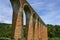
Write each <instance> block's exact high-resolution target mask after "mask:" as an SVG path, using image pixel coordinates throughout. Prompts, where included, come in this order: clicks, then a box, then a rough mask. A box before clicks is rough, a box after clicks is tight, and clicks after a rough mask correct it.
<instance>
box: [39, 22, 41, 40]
mask: <svg viewBox="0 0 60 40" xmlns="http://www.w3.org/2000/svg"><path fill="white" fill-rule="evenodd" d="M39 40H41V23H40V21H39Z"/></svg>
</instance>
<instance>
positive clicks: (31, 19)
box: [27, 15, 33, 40]
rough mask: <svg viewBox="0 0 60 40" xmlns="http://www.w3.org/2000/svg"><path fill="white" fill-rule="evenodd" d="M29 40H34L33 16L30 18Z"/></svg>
mask: <svg viewBox="0 0 60 40" xmlns="http://www.w3.org/2000/svg"><path fill="white" fill-rule="evenodd" d="M27 40H33V16H32V15H31V16H30V20H29V27H28V36H27Z"/></svg>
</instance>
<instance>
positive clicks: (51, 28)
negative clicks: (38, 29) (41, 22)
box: [47, 24, 60, 38]
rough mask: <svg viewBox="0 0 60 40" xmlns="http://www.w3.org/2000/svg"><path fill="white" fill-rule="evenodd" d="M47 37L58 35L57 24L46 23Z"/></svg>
mask: <svg viewBox="0 0 60 40" xmlns="http://www.w3.org/2000/svg"><path fill="white" fill-rule="evenodd" d="M47 28H48V37H50V38H52V37H60V26H59V25H50V24H48V25H47Z"/></svg>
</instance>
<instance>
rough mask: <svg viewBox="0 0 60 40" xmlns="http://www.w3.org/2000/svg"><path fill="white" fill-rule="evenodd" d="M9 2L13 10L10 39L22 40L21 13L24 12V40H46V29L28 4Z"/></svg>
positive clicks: (17, 1) (21, 1)
mask: <svg viewBox="0 0 60 40" xmlns="http://www.w3.org/2000/svg"><path fill="white" fill-rule="evenodd" d="M10 2H11V4H12V8H13V20H12V38H14V39H16V40H18V39H21V40H24V33H23V11H25V14H26V34H27V35H26V40H48V35H47V27H46V25H45V23H44V22H43V21H42V19H41V18H40V17H39V15H38V14H37V13H36V12H35V11H34V9H33V8H32V7H31V6H30V4H29V3H28V2H27V1H26V0H10ZM38 19H39V20H38Z"/></svg>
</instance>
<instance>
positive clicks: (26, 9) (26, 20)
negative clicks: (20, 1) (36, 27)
mask: <svg viewBox="0 0 60 40" xmlns="http://www.w3.org/2000/svg"><path fill="white" fill-rule="evenodd" d="M23 16H24V18H23V23H24V37H25V39H27V35H28V34H27V33H28V27H29V20H30V19H29V18H30V16H31V11H30V8H29V6H28V5H25V6H24V10H23Z"/></svg>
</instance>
